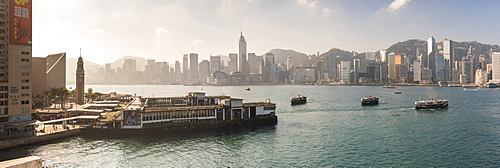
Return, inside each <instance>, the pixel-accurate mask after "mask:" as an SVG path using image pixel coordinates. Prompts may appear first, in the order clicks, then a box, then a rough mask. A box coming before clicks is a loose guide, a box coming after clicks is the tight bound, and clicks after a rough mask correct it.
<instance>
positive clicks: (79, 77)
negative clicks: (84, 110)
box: [76, 49, 85, 104]
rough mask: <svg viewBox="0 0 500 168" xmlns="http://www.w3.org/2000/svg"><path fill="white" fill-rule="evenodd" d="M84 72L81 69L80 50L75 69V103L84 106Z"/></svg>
mask: <svg viewBox="0 0 500 168" xmlns="http://www.w3.org/2000/svg"><path fill="white" fill-rule="evenodd" d="M84 88H85V70H84V68H83V59H82V50H81V49H80V58H78V63H77V67H76V103H77V104H84V94H85V92H84Z"/></svg>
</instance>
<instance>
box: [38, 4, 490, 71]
mask: <svg viewBox="0 0 500 168" xmlns="http://www.w3.org/2000/svg"><path fill="white" fill-rule="evenodd" d="M499 3H500V2H497V1H479V2H468V1H464V2H456V1H452V0H445V1H411V0H383V1H368V2H367V1H322V0H285V1H262V0H216V1H209V2H199V1H156V0H153V1H148V2H139V1H132V0H125V1H115V0H106V1H92V0H91V1H78V0H66V1H63V0H54V1H49V2H38V1H36V2H33V17H34V18H33V42H34V43H33V53H34V54H35V55H34V56H36V57H43V56H47V55H49V54H53V53H60V52H66V53H67V57H68V58H77V57H78V56H79V49H80V48H82V55H83V57H84V58H85V60H87V61H92V62H97V63H100V64H104V63H111V62H113V61H115V60H117V59H119V58H121V57H123V56H140V57H144V58H147V59H155V60H157V61H162V62H163V61H166V62H168V63H170V64H173V63H174V62H175V61H176V60H180V57H182V56H183V54H186V53H197V54H198V55H199V60H200V61H201V60H209V59H210V55H226V56H227V55H228V53H238V52H239V51H238V44H237V43H235V42H234V41H236V40H237V39H238V35H239V34H240V32H241V31H242V32H243V33H244V35H245V37H246V38H247V39H246V40H247V41H248V46H247V50H248V52H251V53H256V54H257V55H263V54H266V53H267V52H268V51H269V50H271V49H292V50H295V51H298V52H302V53H306V54H308V55H310V54H315V53H317V52H320V53H322V52H326V51H328V50H329V49H331V48H340V49H342V50H346V51H356V52H359V53H363V52H376V51H379V50H382V49H386V48H387V47H389V46H390V45H392V44H394V43H395V42H397V41H401V40H407V39H423V40H426V39H427V38H428V37H429V35H431V34H432V35H434V37H435V38H436V41H443V40H444V39H452V40H454V41H479V42H481V43H484V44H500V42H499V39H500V34H498V33H496V31H495V30H497V29H498V28H499V27H500V26H499V25H500V23H496V22H494V20H496V18H495V16H499V15H500V12H499V11H498V10H496V9H497V7H498V6H500V5H499ZM464 11H466V12H464Z"/></svg>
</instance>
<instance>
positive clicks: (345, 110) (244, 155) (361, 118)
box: [0, 85, 500, 167]
mask: <svg viewBox="0 0 500 168" xmlns="http://www.w3.org/2000/svg"><path fill="white" fill-rule="evenodd" d="M68 87H69V86H68ZM88 87H91V88H93V90H94V91H98V92H102V93H109V92H112V91H116V92H118V93H129V94H134V93H135V94H137V95H145V96H153V95H154V96H184V95H185V94H186V93H187V92H189V91H203V92H206V93H207V95H221V94H226V95H230V96H232V97H237V98H243V99H244V102H255V101H264V100H265V99H266V98H269V99H271V102H275V103H277V109H276V110H277V115H278V117H279V118H278V124H277V125H274V126H260V127H254V128H245V129H234V130H226V131H222V130H215V131H209V132H203V133H189V134H182V135H169V134H165V135H150V136H144V137H123V138H103V137H88V136H79V137H71V138H63V139H58V140H55V141H51V142H49V143H44V144H36V145H28V146H23V147H19V148H13V149H7V150H2V151H0V160H6V159H9V157H7V155H9V156H11V157H21V156H26V155H36V156H40V157H42V159H43V165H44V166H48V167H53V166H57V167H138V166H148V167H165V166H168V167H216V166H217V167H226V166H228V167H239V166H252V167H253V166H256V167H271V166H287V167H292V166H310V167H324V166H364V167H365V166H366V167H367V166H370V167H382V166H384V167H387V166H414V167H429V166H439V167H458V166H464V167H471V166H488V167H495V166H500V157H499V156H500V122H499V121H500V106H499V105H498V103H497V102H498V98H499V96H498V95H499V93H500V89H490V88H477V89H472V90H469V91H463V90H462V88H460V87H458V88H457V87H411V86H408V87H399V86H398V87H397V88H396V89H384V88H382V86H309V85H276V86H248V87H250V88H251V91H245V90H244V88H245V87H247V86H173V85H121V86H111V85H91V86H88ZM396 90H399V91H402V94H401V95H395V94H393V91H396ZM297 94H300V95H305V96H307V97H308V103H307V104H305V105H297V106H291V105H290V101H289V98H290V97H291V96H294V95H297ZM370 95H371V96H378V97H380V100H381V103H380V105H378V106H361V103H360V99H361V98H362V97H364V96H370ZM419 98H421V99H429V98H443V99H448V100H449V103H450V106H449V108H448V109H443V110H422V111H416V110H415V109H414V102H415V101H416V100H418V99H419Z"/></svg>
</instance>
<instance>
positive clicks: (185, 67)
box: [182, 54, 189, 82]
mask: <svg viewBox="0 0 500 168" xmlns="http://www.w3.org/2000/svg"><path fill="white" fill-rule="evenodd" d="M182 81H183V82H186V81H189V56H188V55H187V54H184V55H183V56H182Z"/></svg>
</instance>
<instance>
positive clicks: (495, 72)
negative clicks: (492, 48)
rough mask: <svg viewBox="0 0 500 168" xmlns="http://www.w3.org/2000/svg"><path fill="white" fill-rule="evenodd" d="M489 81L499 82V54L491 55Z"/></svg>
mask: <svg viewBox="0 0 500 168" xmlns="http://www.w3.org/2000/svg"><path fill="white" fill-rule="evenodd" d="M491 73H492V75H491V79H492V80H493V81H496V82H500V52H494V53H493V54H492V55H491Z"/></svg>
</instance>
